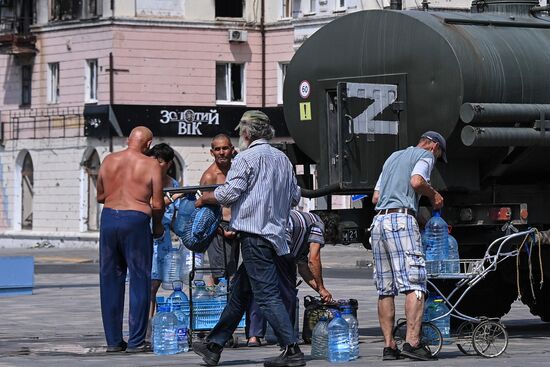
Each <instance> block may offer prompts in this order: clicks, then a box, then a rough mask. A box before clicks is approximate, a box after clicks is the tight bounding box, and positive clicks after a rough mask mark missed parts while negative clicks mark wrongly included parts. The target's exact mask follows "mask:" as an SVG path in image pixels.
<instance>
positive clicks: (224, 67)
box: [216, 63, 244, 102]
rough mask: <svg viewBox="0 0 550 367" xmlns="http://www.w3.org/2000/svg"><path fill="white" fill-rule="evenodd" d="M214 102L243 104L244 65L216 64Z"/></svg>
mask: <svg viewBox="0 0 550 367" xmlns="http://www.w3.org/2000/svg"><path fill="white" fill-rule="evenodd" d="M216 100H217V101H218V102H244V64H233V63H224V64H216Z"/></svg>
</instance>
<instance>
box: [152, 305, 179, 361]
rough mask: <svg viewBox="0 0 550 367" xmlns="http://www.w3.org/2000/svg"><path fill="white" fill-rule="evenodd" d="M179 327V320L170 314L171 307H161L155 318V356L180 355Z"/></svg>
mask: <svg viewBox="0 0 550 367" xmlns="http://www.w3.org/2000/svg"><path fill="white" fill-rule="evenodd" d="M177 326H178V319H177V318H176V316H175V315H174V314H173V313H172V312H170V306H168V305H166V304H165V305H161V306H160V307H159V310H158V313H157V314H156V315H155V317H154V318H153V352H154V353H155V354H161V355H163V354H176V353H178V339H177V335H176V330H177Z"/></svg>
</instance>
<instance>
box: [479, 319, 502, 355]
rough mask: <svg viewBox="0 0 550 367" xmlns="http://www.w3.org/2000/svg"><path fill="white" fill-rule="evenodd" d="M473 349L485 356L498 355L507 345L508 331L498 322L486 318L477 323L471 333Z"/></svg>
mask: <svg viewBox="0 0 550 367" xmlns="http://www.w3.org/2000/svg"><path fill="white" fill-rule="evenodd" d="M472 343H473V346H474V349H475V351H476V352H477V354H479V355H480V356H483V357H486V358H494V357H498V356H499V355H501V354H502V353H504V351H505V350H506V347H508V332H506V329H505V328H504V325H502V324H501V323H500V322H497V321H492V320H487V321H483V322H482V323H481V324H479V325H477V326H476V328H475V329H474V332H473V335H472Z"/></svg>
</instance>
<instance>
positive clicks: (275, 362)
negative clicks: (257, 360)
mask: <svg viewBox="0 0 550 367" xmlns="http://www.w3.org/2000/svg"><path fill="white" fill-rule="evenodd" d="M305 365H306V360H305V359H304V353H302V351H301V350H300V347H299V346H298V344H291V345H287V346H286V348H285V349H284V350H283V353H281V355H280V356H278V357H275V358H272V359H269V360H267V361H265V362H264V367H298V366H305Z"/></svg>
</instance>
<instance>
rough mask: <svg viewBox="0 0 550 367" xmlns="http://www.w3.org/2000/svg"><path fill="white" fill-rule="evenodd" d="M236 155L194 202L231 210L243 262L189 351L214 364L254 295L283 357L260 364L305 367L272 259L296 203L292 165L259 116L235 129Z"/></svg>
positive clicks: (282, 246) (282, 249) (251, 114)
mask: <svg viewBox="0 0 550 367" xmlns="http://www.w3.org/2000/svg"><path fill="white" fill-rule="evenodd" d="M238 129H239V133H240V140H239V145H240V148H241V152H240V153H239V154H238V155H237V157H236V158H235V159H234V160H233V163H232V165H231V169H230V170H229V172H228V174H227V179H226V181H225V183H224V184H223V185H221V186H219V187H218V188H216V190H215V191H214V192H209V193H205V194H204V195H203V196H202V197H201V198H199V199H198V200H197V202H196V204H195V205H196V206H197V207H200V206H202V205H204V204H221V205H223V206H228V207H231V221H230V223H229V227H230V228H231V230H233V231H235V232H237V233H238V235H239V238H240V241H241V254H242V259H243V263H242V264H241V266H240V267H239V269H238V270H237V274H236V275H235V277H234V278H233V280H232V284H231V285H232V290H231V295H230V298H229V301H228V303H227V306H226V307H225V309H224V311H223V313H222V315H221V317H220V320H219V321H218V323H217V324H216V326H214V328H213V329H212V331H211V332H210V334H209V335H208V336H207V338H206V341H205V342H196V343H193V350H194V351H195V353H197V354H198V355H200V356H201V357H202V359H203V361H204V362H205V363H206V364H207V365H209V366H215V365H217V364H218V361H219V359H220V355H221V352H222V350H223V346H224V345H225V343H226V342H227V341H228V340H229V339H230V338H231V336H232V335H233V332H234V331H235V329H236V328H237V325H238V324H239V321H240V320H241V318H242V316H243V314H244V312H245V310H246V307H247V305H248V302H249V300H250V297H251V295H252V294H254V297H255V299H256V302H257V303H258V305H259V306H260V309H261V310H262V312H263V314H264V315H265V317H266V318H267V321H268V322H269V323H270V324H271V326H272V327H273V329H274V330H275V334H276V335H277V336H278V339H279V340H278V341H279V345H281V346H282V347H283V348H284V351H283V353H282V354H281V355H280V356H278V357H276V358H274V359H270V360H267V361H265V362H264V366H266V367H277V366H304V365H305V364H306V362H305V359H304V354H303V353H302V352H301V351H300V348H299V347H298V344H297V339H296V335H294V330H293V327H292V324H291V322H290V318H289V315H288V313H287V312H286V309H285V306H284V304H283V301H282V299H281V294H280V292H279V288H278V281H279V278H278V275H277V269H276V266H275V263H274V258H275V257H276V256H281V255H286V254H288V253H289V251H290V250H289V247H288V244H287V242H286V238H285V235H286V234H285V228H286V226H287V220H288V215H289V213H290V209H291V207H293V206H295V205H297V204H298V201H299V200H300V188H299V187H298V185H297V184H296V177H295V176H294V171H293V169H292V164H291V163H290V161H289V160H288V158H287V157H286V156H285V155H284V154H283V153H282V152H281V151H279V150H278V149H275V148H273V147H272V146H271V145H269V143H268V141H269V140H270V139H271V138H273V135H274V133H275V131H274V129H273V127H272V126H271V123H270V121H269V118H268V117H267V116H266V114H264V113H263V112H261V111H254V110H252V111H247V112H245V113H244V114H243V116H242V118H241V120H240V122H239V125H238Z"/></svg>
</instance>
